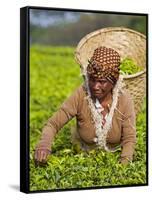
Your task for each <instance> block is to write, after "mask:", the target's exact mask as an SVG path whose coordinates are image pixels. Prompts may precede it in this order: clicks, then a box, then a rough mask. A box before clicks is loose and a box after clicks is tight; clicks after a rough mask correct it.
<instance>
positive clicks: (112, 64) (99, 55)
mask: <svg viewBox="0 0 152 200" xmlns="http://www.w3.org/2000/svg"><path fill="white" fill-rule="evenodd" d="M88 62H89V64H88V66H87V73H88V74H90V75H91V76H93V77H95V78H106V79H108V80H109V81H110V82H111V83H112V84H115V83H116V81H117V80H118V78H119V65H120V56H119V54H118V53H117V52H116V51H115V50H113V49H111V48H106V47H103V46H102V47H99V48H97V49H95V51H94V53H93V56H92V57H91V59H90V60H89V61H88Z"/></svg>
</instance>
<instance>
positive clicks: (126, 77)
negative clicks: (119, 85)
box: [123, 69, 146, 79]
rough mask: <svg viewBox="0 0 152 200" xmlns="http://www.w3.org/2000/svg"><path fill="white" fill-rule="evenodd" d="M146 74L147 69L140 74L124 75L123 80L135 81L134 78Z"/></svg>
mask: <svg viewBox="0 0 152 200" xmlns="http://www.w3.org/2000/svg"><path fill="white" fill-rule="evenodd" d="M145 73H146V69H144V70H142V71H140V72H137V73H135V74H130V75H123V79H133V78H136V77H139V76H141V75H143V74H145Z"/></svg>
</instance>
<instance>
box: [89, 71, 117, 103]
mask: <svg viewBox="0 0 152 200" xmlns="http://www.w3.org/2000/svg"><path fill="white" fill-rule="evenodd" d="M88 78H89V80H88V81H89V88H90V92H91V95H92V96H93V97H94V98H97V99H98V100H103V99H104V98H105V97H106V96H107V95H108V94H109V93H110V92H111V91H112V89H113V87H114V85H113V84H112V83H111V82H110V81H108V80H107V79H106V78H94V77H92V76H91V75H89V77H88Z"/></svg>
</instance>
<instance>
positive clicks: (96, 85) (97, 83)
mask: <svg viewBox="0 0 152 200" xmlns="http://www.w3.org/2000/svg"><path fill="white" fill-rule="evenodd" d="M100 86H101V85H100V83H99V82H96V83H94V87H93V88H94V89H95V90H97V89H100Z"/></svg>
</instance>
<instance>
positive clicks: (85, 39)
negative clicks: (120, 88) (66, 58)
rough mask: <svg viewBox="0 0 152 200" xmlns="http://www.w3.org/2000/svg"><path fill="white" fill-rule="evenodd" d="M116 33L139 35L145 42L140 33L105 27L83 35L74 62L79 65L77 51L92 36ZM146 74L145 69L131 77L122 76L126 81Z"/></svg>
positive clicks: (127, 29) (144, 36)
mask: <svg viewBox="0 0 152 200" xmlns="http://www.w3.org/2000/svg"><path fill="white" fill-rule="evenodd" d="M117 31H121V32H130V33H133V34H136V35H139V36H140V37H141V38H143V39H145V40H146V35H144V34H143V33H140V32H138V31H135V30H133V29H130V28H126V27H123V26H121V27H106V28H101V29H97V30H95V31H93V32H91V33H88V34H87V35H85V36H84V37H83V38H82V39H81V40H80V41H79V43H78V45H77V47H76V49H75V59H76V62H77V63H78V64H79V65H81V61H80V59H79V55H80V53H79V50H80V48H82V46H83V45H85V43H86V42H87V41H88V40H89V39H90V38H92V37H93V36H96V35H98V34H102V33H107V32H117ZM144 73H146V68H145V69H144V70H142V71H140V72H137V73H135V74H131V75H124V79H128V78H135V77H137V76H139V75H141V74H144Z"/></svg>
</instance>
